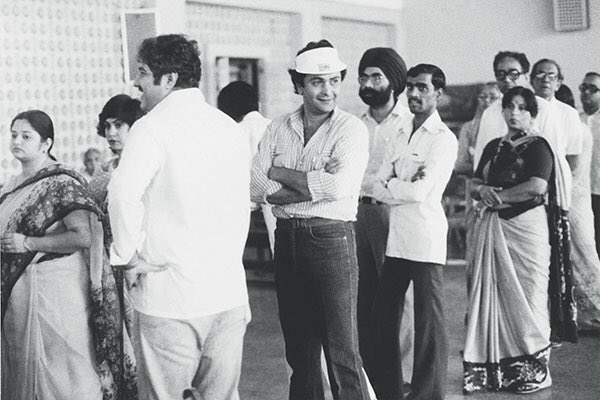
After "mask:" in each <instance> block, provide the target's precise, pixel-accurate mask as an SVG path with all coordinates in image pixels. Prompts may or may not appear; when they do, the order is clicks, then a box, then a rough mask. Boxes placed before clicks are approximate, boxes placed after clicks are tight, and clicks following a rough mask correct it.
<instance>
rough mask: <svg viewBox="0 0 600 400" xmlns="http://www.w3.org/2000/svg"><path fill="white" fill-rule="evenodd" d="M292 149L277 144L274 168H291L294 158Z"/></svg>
mask: <svg viewBox="0 0 600 400" xmlns="http://www.w3.org/2000/svg"><path fill="white" fill-rule="evenodd" d="M291 151H292V148H291V146H290V145H289V144H286V143H276V144H275V148H274V149H273V166H274V167H287V166H289V161H287V160H289V159H290V158H291V156H292V154H291Z"/></svg>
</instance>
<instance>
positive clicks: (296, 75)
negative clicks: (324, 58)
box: [288, 39, 346, 94]
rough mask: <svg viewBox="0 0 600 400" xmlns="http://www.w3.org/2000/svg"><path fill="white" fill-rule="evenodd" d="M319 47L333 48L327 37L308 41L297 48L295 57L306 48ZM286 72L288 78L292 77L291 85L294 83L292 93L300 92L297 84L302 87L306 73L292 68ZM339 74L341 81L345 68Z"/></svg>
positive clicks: (305, 50) (344, 75)
mask: <svg viewBox="0 0 600 400" xmlns="http://www.w3.org/2000/svg"><path fill="white" fill-rule="evenodd" d="M321 47H331V48H334V47H333V45H332V44H331V43H329V40H327V39H321V40H319V41H318V42H308V44H307V45H306V46H304V47H303V48H301V49H300V50H298V52H297V53H296V57H297V56H299V55H300V54H302V53H305V52H307V51H308V50H313V49H318V48H321ZM288 73H289V74H290V78H292V85H294V93H296V94H300V93H299V92H298V86H300V87H304V78H306V74H302V73H300V72H296V70H294V69H288ZM340 75H341V76H342V81H343V80H344V78H345V77H346V70H345V69H344V70H342V71H340Z"/></svg>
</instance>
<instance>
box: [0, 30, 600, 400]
mask: <svg viewBox="0 0 600 400" xmlns="http://www.w3.org/2000/svg"><path fill="white" fill-rule="evenodd" d="M493 65H494V73H495V76H496V79H497V86H495V85H493V84H489V85H486V87H485V88H486V89H484V90H483V91H482V92H481V109H482V111H480V112H478V114H477V115H476V120H475V121H474V122H472V123H470V124H469V125H468V127H467V128H465V129H464V132H466V133H467V134H463V135H461V138H460V139H461V140H460V142H461V143H460V146H459V143H458V141H457V139H456V136H455V135H454V134H453V133H452V131H450V129H449V128H448V127H447V126H446V125H445V124H444V123H443V122H442V120H441V118H440V115H439V113H438V112H437V104H438V101H439V99H440V97H441V96H442V93H443V91H444V88H445V85H446V77H445V75H444V73H443V71H442V70H441V69H440V68H439V67H437V66H435V65H431V64H418V65H415V66H413V67H411V68H407V66H406V63H405V62H404V60H403V59H402V57H401V56H400V55H399V54H398V53H397V52H396V51H395V50H393V49H391V48H384V47H377V48H372V49H369V50H367V51H366V52H365V53H364V54H363V56H362V58H361V60H360V62H359V65H358V73H359V78H358V81H359V84H360V91H359V96H360V98H361V99H362V100H363V102H364V103H365V104H366V105H367V106H368V108H367V110H366V112H365V113H364V114H363V115H362V116H361V117H360V118H359V117H356V116H353V115H351V114H349V113H347V112H344V111H342V110H340V109H339V107H338V106H337V100H338V95H339V93H340V90H341V88H342V85H343V80H344V78H345V75H346V70H347V66H346V64H345V63H343V62H342V61H341V60H340V58H339V56H338V53H337V51H336V49H335V48H334V47H333V45H331V43H329V42H328V41H327V40H321V41H319V42H310V43H308V44H307V45H306V46H305V47H304V48H302V49H301V50H300V51H298V53H297V55H296V58H295V62H294V67H293V68H291V69H290V70H289V74H290V78H291V81H292V85H293V89H294V91H295V93H297V94H298V95H300V96H301V98H302V105H301V106H300V107H299V108H298V109H297V110H295V111H293V112H291V113H289V114H286V115H283V116H280V117H277V118H275V119H274V120H273V121H268V120H266V119H264V118H263V117H262V116H261V115H260V113H259V112H258V99H257V97H256V93H255V92H253V91H252V88H251V87H248V85H245V84H241V83H235V84H232V86H230V87H228V88H225V89H224V90H223V92H222V93H221V94H220V95H219V108H220V109H222V110H223V111H224V112H221V111H219V110H218V109H216V108H214V107H211V106H210V105H208V104H207V103H206V101H205V100H204V98H203V96H202V93H201V92H200V89H199V88H198V86H199V80H200V75H201V67H200V60H199V54H198V50H197V46H196V44H195V42H193V41H190V40H188V39H186V38H185V37H184V36H181V35H162V36H158V37H155V38H150V39H146V40H144V41H143V43H142V44H141V46H140V49H139V52H138V73H137V77H136V80H135V86H136V87H137V88H138V89H139V90H140V91H141V99H140V100H136V99H132V98H130V97H129V96H126V95H117V96H115V97H113V98H111V99H110V100H109V101H108V102H107V103H106V105H105V106H104V108H103V109H102V112H101V113H100V115H99V123H98V134H99V135H100V136H103V137H105V138H106V140H107V142H108V145H109V147H110V149H111V151H112V152H113V154H114V157H113V158H112V159H111V160H109V161H108V162H106V163H105V164H103V165H102V167H101V168H100V169H99V170H98V171H97V172H96V173H95V174H94V175H93V176H92V177H91V180H90V182H89V184H86V183H85V181H84V179H83V178H82V177H81V175H79V174H78V173H76V172H75V171H73V170H72V169H70V168H68V167H66V166H64V165H62V164H60V163H58V162H57V161H56V160H55V159H54V157H53V156H52V155H51V153H50V150H51V148H52V145H53V142H54V130H53V127H52V121H51V120H50V118H49V117H48V116H47V115H46V114H45V113H43V112H42V111H26V112H24V113H20V114H19V115H17V116H16V117H15V118H14V119H13V121H12V123H11V151H12V153H13V155H14V156H15V158H16V159H17V160H18V161H20V163H21V165H22V167H23V169H22V173H21V174H20V175H18V176H16V177H15V178H13V179H11V180H10V181H9V182H8V183H7V184H6V185H5V187H3V188H2V193H1V197H0V234H1V249H2V391H3V396H4V395H5V394H6V396H7V398H19V399H34V398H39V399H43V398H57V399H59V398H60V399H75V398H77V399H79V398H85V399H115V398H116V399H135V398H138V397H139V398H140V399H178V398H198V399H232V400H235V399H238V398H239V395H238V389H237V388H238V384H239V379H240V371H241V361H242V346H243V337H244V333H245V330H246V325H247V323H248V322H249V320H250V318H251V314H250V309H249V306H248V295H247V288H246V283H245V275H244V271H243V266H242V262H241V260H242V253H243V249H244V245H245V242H246V235H247V232H248V224H249V215H250V207H249V203H250V201H252V202H254V203H256V204H261V205H262V210H263V212H264V214H265V220H266V221H267V225H268V227H270V228H269V231H270V232H271V233H272V236H271V237H270V239H271V243H272V247H273V248H274V262H275V285H276V293H277V300H278V306H279V319H280V322H281V327H282V332H283V336H284V340H285V353H286V359H287V362H288V364H289V366H290V367H291V369H292V374H291V377H290V389H289V398H290V399H291V400H307V399H315V400H318V399H324V396H325V394H324V384H323V381H322V372H321V371H322V370H321V353H322V352H323V353H324V355H325V361H326V367H325V368H326V372H327V376H328V379H329V383H330V387H331V391H332V394H333V398H334V399H336V400H337V399H344V400H352V399H360V400H365V399H368V398H369V393H368V386H369V385H368V382H370V383H371V385H372V388H373V390H374V391H375V395H376V397H377V398H378V399H380V400H385V399H403V398H404V396H405V393H406V392H407V391H408V392H409V394H408V398H410V399H427V400H429V399H434V400H435V399H443V398H444V396H445V389H446V370H447V359H448V339H447V334H446V324H445V317H444V310H443V304H444V298H443V265H444V264H445V262H446V236H447V229H448V226H447V221H446V216H445V214H444V209H443V206H442V194H443V192H444V189H445V187H446V185H447V183H448V181H449V179H450V176H451V174H452V171H453V168H454V167H455V164H456V169H457V172H461V173H465V174H467V175H469V176H470V177H472V181H471V182H470V184H469V187H470V195H471V198H472V200H469V201H473V202H474V205H473V207H472V213H471V214H472V219H471V222H470V225H469V237H470V238H471V240H469V251H468V260H467V261H468V268H467V272H468V273H467V291H468V300H469V302H468V314H467V318H466V340H465V347H464V369H465V382H464V387H463V389H464V391H465V392H467V393H469V392H472V391H475V390H509V391H513V392H518V393H530V392H534V391H537V390H540V389H543V388H545V387H548V386H550V385H551V378H550V374H549V369H548V359H549V354H550V350H551V347H552V342H554V343H558V342H560V341H561V340H570V341H576V339H577V316H576V313H575V310H576V307H575V301H576V300H577V301H578V302H579V304H584V308H585V310H586V311H585V315H586V317H585V318H586V323H588V324H590V325H591V326H597V325H594V324H600V301H599V299H600V296H599V295H598V293H597V291H598V290H600V285H596V286H595V287H593V286H585V285H583V286H580V282H579V280H580V279H583V280H586V282H588V285H589V277H590V276H595V277H596V278H597V279H598V282H600V265H599V264H600V261H598V257H597V255H594V256H590V255H589V254H587V253H589V250H590V243H593V229H592V230H590V229H589V228H590V221H591V220H590V219H589V215H590V214H589V213H590V212H591V208H590V202H589V195H588V202H587V203H586V204H583V203H584V202H578V200H579V196H583V194H582V193H586V194H588V193H589V185H590V184H589V178H586V177H585V176H582V177H579V176H578V173H577V172H576V173H575V176H574V178H573V179H571V178H572V176H571V172H572V171H571V169H572V170H573V171H583V172H581V174H582V175H585V174H586V172H585V171H587V174H588V175H589V171H590V169H589V168H590V167H589V164H590V163H591V162H592V161H591V157H595V158H594V160H595V161H594V162H596V164H597V163H598V161H597V160H598V159H599V158H600V151H597V150H599V149H598V146H599V145H600V133H598V132H597V129H598V126H599V125H598V118H597V116H598V113H599V111H598V110H599V109H600V93H598V91H599V87H600V75H598V74H595V73H590V74H588V75H586V78H585V81H584V83H583V84H582V85H581V87H580V89H581V92H582V102H583V103H584V106H585V108H584V110H585V113H586V116H587V120H588V124H589V126H590V128H591V129H592V130H594V129H595V130H594V134H595V136H594V146H595V147H594V152H595V153H594V154H593V155H592V156H590V154H589V152H588V155H587V156H585V155H583V154H582V155H581V156H579V157H575V156H577V155H579V154H581V153H582V151H583V152H585V147H586V146H587V148H591V147H592V145H591V144H590V138H591V135H589V133H588V134H587V136H585V134H584V133H581V137H582V138H581V139H580V138H576V137H574V136H575V135H578V134H579V132H584V131H585V129H584V128H583V127H582V125H581V123H580V122H579V120H578V119H577V120H575V119H574V118H573V115H575V116H577V115H576V112H575V114H573V112H574V109H572V110H571V109H567V108H565V107H566V106H565V107H562V106H558V105H556V104H555V103H556V101H555V100H553V99H554V92H555V91H556V89H558V87H556V88H555V89H552V87H553V86H552V85H550V86H551V88H550V89H548V88H547V86H548V85H547V84H548V83H550V84H552V83H553V82H557V81H558V80H559V79H560V80H562V76H561V75H560V68H559V66H558V64H557V63H556V62H554V61H552V60H541V61H540V62H539V63H536V65H534V68H533V71H532V76H533V77H534V81H533V83H534V85H533V86H534V89H535V94H534V92H532V91H531V90H530V89H529V88H527V82H528V72H529V63H528V62H527V59H526V57H525V56H524V55H522V54H520V53H515V52H500V53H499V54H498V55H497V56H496V59H495V60H494V64H493ZM553 68H555V69H557V71H554V70H553ZM536 85H538V86H539V90H538V88H537V87H536ZM498 89H499V90H498ZM486 90H487V92H486ZM403 92H406V97H407V100H408V107H406V106H405V105H403V103H402V102H401V101H399V100H398V98H399V96H400V94H402V93H403ZM546 92H547V93H548V96H543V95H542V94H543V93H546ZM536 94H537V95H538V96H537V97H536ZM501 95H503V97H502V96H501ZM594 96H595V97H594ZM484 97H485V98H484ZM501 97H502V101H501V103H500V101H499V99H500V98H501ZM542 97H544V98H542ZM584 97H585V99H586V100H585V101H584ZM243 98H249V100H248V101H247V102H244V101H240V99H243ZM588 98H589V99H588ZM594 98H596V100H595V103H594V102H593V99H594ZM588 100H589V101H588ZM592 103H593V104H595V106H594V105H593V104H592ZM484 106H489V107H487V109H486V110H485V111H483V108H484ZM561 107H562V108H561ZM230 117H231V118H230ZM249 132H251V134H250V135H249ZM248 136H250V143H251V146H249V145H248V142H249V138H248ZM571 136H573V137H571ZM482 140H485V143H482V142H481V141H482ZM586 141H587V142H586ZM581 142H583V143H587V145H582V144H581ZM578 143H579V144H578ZM457 157H458V160H457ZM464 165H467V167H464ZM598 169H600V167H599V168H598ZM586 179H587V180H586ZM594 179H595V180H596V181H597V173H596V174H592V181H593V182H592V191H593V190H595V189H594V188H597V185H598V182H595V181H594ZM580 180H581V181H583V182H584V183H583V184H582V185H583V186H587V190H588V192H586V189H585V188H582V189H580V190H581V192H576V191H575V184H573V185H571V182H572V181H573V182H579V181H580ZM594 182H595V183H594ZM594 185H596V186H594ZM575 193H577V196H576V195H575ZM593 193H596V192H593ZM599 194H600V193H599ZM595 196H596V197H594V201H595V203H594V204H596V205H597V203H598V201H597V197H598V195H595ZM576 207H579V210H578V212H579V213H580V215H582V216H585V217H583V218H581V219H580V220H579V224H580V225H579V227H578V225H577V223H574V221H573V220H571V221H569V216H570V214H569V209H570V208H571V209H575V208H576ZM597 219H598V215H596V220H597ZM569 222H571V224H572V225H571V226H569ZM274 226H276V228H274ZM569 232H571V234H572V239H573V240H571V241H570V240H569ZM596 234H598V231H596ZM571 242H573V243H575V244H574V245H573V246H570V243H571ZM580 244H581V251H579V250H577V247H578V246H579V245H580ZM586 252H587V253H586ZM571 261H572V263H571ZM594 268H596V269H597V270H594ZM578 271H579V272H578ZM593 271H596V272H593ZM594 274H595V275H594ZM596 278H594V279H596ZM574 282H575V285H574ZM573 286H575V287H577V286H579V287H580V290H579V291H577V290H575V298H574V297H573V296H572V292H573ZM594 290H596V292H594ZM580 299H581V300H580ZM411 369H412V372H411V371H410V370H411ZM136 382H137V384H136Z"/></svg>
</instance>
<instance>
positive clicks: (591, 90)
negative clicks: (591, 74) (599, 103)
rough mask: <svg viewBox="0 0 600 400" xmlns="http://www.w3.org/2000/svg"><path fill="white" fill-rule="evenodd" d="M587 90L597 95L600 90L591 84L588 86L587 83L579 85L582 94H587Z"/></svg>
mask: <svg viewBox="0 0 600 400" xmlns="http://www.w3.org/2000/svg"><path fill="white" fill-rule="evenodd" d="M586 90H587V91H589V92H590V93H591V94H595V93H597V92H598V91H599V90H600V89H599V88H598V86H596V85H590V84H587V83H582V84H581V85H579V91H580V92H585V91H586Z"/></svg>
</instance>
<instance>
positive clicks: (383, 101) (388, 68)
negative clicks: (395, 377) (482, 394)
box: [356, 47, 414, 380]
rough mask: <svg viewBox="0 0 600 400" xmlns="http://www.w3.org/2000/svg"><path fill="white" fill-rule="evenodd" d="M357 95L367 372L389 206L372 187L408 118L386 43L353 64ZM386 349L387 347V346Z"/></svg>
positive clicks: (409, 299) (404, 339) (409, 343)
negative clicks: (362, 129) (365, 157)
mask: <svg viewBox="0 0 600 400" xmlns="http://www.w3.org/2000/svg"><path fill="white" fill-rule="evenodd" d="M358 76H359V77H358V82H359V84H360V90H359V92H358V94H359V96H360V98H361V99H362V100H363V102H365V103H366V104H367V105H368V106H369V108H368V109H367V110H366V111H365V113H364V114H363V115H362V117H361V118H362V121H363V122H364V123H365V125H367V128H368V129H369V162H368V165H367V170H366V172H365V175H364V178H363V181H362V185H361V191H360V197H359V204H358V215H357V221H356V245H357V255H358V265H359V275H360V278H359V284H358V332H359V344H360V352H361V356H362V359H363V363H364V367H365V371H366V372H367V375H369V376H370V375H371V374H372V368H373V365H374V363H375V362H376V360H374V357H373V332H372V323H371V322H372V310H373V301H374V299H375V293H376V290H377V286H378V283H379V277H380V276H381V267H382V265H383V261H384V259H385V249H386V243H387V238H388V228H389V212H390V206H389V205H387V204H384V203H381V202H378V201H376V200H375V199H374V196H373V195H374V193H373V192H372V187H373V183H374V181H375V179H376V174H377V172H378V171H379V168H380V167H381V164H382V162H383V159H384V155H385V152H386V149H388V148H391V147H392V144H393V143H394V142H395V141H396V140H397V136H398V134H399V131H400V127H401V126H402V124H403V123H405V122H406V121H407V120H410V119H412V114H411V113H410V111H409V110H408V108H407V107H406V106H405V105H404V104H402V103H401V102H399V101H398V96H399V95H400V94H401V93H402V92H403V91H404V87H405V85H406V64H405V63H404V60H403V59H402V57H400V55H398V53H397V52H396V51H395V50H394V49H392V48H389V47H376V48H372V49H369V50H367V51H366V52H365V53H364V54H363V56H362V58H361V60H360V63H359V66H358ZM413 330H414V329H413V293H412V286H411V288H410V289H409V291H408V292H407V295H406V300H405V306H404V312H403V315H402V330H401V332H400V338H399V340H400V346H401V354H402V364H403V370H404V371H405V374H404V376H406V377H408V379H407V380H410V376H411V372H410V371H412V359H413V342H414V333H413ZM390 350H391V349H390Z"/></svg>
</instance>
